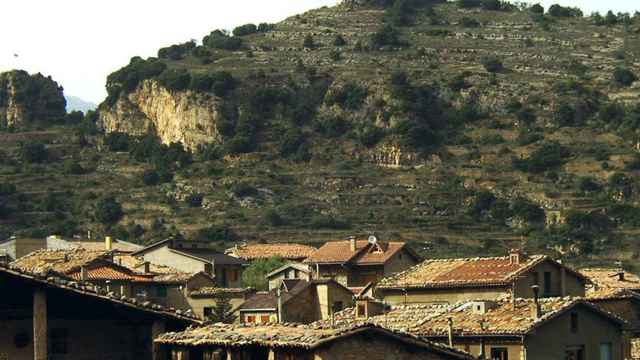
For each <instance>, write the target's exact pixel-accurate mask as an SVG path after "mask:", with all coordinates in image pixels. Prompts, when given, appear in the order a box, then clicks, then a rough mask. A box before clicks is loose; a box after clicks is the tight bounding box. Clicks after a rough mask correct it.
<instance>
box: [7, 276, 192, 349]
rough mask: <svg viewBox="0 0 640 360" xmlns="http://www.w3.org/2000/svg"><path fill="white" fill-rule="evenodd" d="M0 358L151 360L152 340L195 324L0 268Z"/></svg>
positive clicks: (91, 288) (185, 316) (78, 285)
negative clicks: (0, 297) (167, 332)
mask: <svg viewBox="0 0 640 360" xmlns="http://www.w3.org/2000/svg"><path fill="white" fill-rule="evenodd" d="M0 294H2V301H1V302H0V359H11V360H13V359H18V360H19V359H35V360H48V359H60V360H74V359H78V360H80V359H121V360H145V359H147V360H150V359H152V358H156V357H162V356H163V354H161V353H158V352H156V351H159V349H158V348H157V347H154V346H153V339H154V338H155V337H157V336H159V335H160V334H162V333H164V332H166V331H181V330H183V329H185V328H186V327H187V326H189V325H193V324H198V323H199V322H198V321H197V319H195V318H194V317H193V316H192V315H190V314H189V313H188V312H182V311H174V310H171V309H168V308H166V307H163V306H161V305H156V304H153V303H151V302H148V301H147V302H144V303H141V302H139V301H137V300H136V299H131V298H127V297H124V296H119V295H114V294H113V293H108V292H107V291H106V290H105V289H102V288H100V287H98V286H95V285H93V284H87V283H82V282H77V281H71V280H68V279H66V278H60V277H57V276H55V275H52V274H47V275H43V274H34V273H30V272H24V271H22V270H20V269H18V268H15V267H12V266H9V265H0Z"/></svg>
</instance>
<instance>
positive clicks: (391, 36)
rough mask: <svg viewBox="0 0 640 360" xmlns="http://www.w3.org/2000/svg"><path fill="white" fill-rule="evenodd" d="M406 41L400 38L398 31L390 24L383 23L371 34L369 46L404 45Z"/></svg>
mask: <svg viewBox="0 0 640 360" xmlns="http://www.w3.org/2000/svg"><path fill="white" fill-rule="evenodd" d="M407 45H408V43H407V42H406V41H404V40H402V39H401V37H400V32H399V31H398V30H397V29H396V28H395V27H393V26H392V25H389V24H387V25H385V26H383V27H381V28H380V29H378V31H376V32H375V33H374V34H373V35H371V47H373V48H377V49H378V48H381V47H384V46H398V47H404V46H407Z"/></svg>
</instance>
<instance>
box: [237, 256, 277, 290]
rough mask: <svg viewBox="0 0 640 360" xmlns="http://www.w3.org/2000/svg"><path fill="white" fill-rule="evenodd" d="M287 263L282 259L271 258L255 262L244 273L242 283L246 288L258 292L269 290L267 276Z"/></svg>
mask: <svg viewBox="0 0 640 360" xmlns="http://www.w3.org/2000/svg"><path fill="white" fill-rule="evenodd" d="M286 263H287V262H286V261H285V260H284V259H282V258H280V257H271V258H268V259H264V260H258V261H255V262H253V263H252V264H251V265H249V267H247V268H246V269H245V270H244V272H243V273H242V283H243V284H244V286H247V287H251V288H254V289H256V290H267V289H268V287H269V283H268V281H267V277H266V276H267V274H268V273H270V272H272V271H273V270H275V269H277V268H279V267H281V266H283V265H285V264H286Z"/></svg>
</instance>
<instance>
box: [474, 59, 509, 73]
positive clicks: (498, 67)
mask: <svg viewBox="0 0 640 360" xmlns="http://www.w3.org/2000/svg"><path fill="white" fill-rule="evenodd" d="M480 62H481V63H482V66H484V68H485V69H486V70H487V71H488V72H491V73H495V72H500V71H502V70H503V69H504V65H503V64H502V61H501V60H500V59H498V58H497V57H495V56H485V57H483V58H482V59H481V60H480Z"/></svg>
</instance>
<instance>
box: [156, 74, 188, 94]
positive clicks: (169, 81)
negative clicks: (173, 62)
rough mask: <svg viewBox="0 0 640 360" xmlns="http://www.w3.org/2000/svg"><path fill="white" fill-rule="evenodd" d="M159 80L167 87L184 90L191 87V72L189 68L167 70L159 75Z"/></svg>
mask: <svg viewBox="0 0 640 360" xmlns="http://www.w3.org/2000/svg"><path fill="white" fill-rule="evenodd" d="M158 81H159V82H160V83H161V84H162V85H163V86H164V87H166V88H167V89H169V90H175V91H182V90H186V89H188V88H189V85H190V84H191V74H189V72H188V71H187V70H184V69H181V70H175V69H170V70H165V71H164V72H163V73H162V74H160V76H159V77H158Z"/></svg>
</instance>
